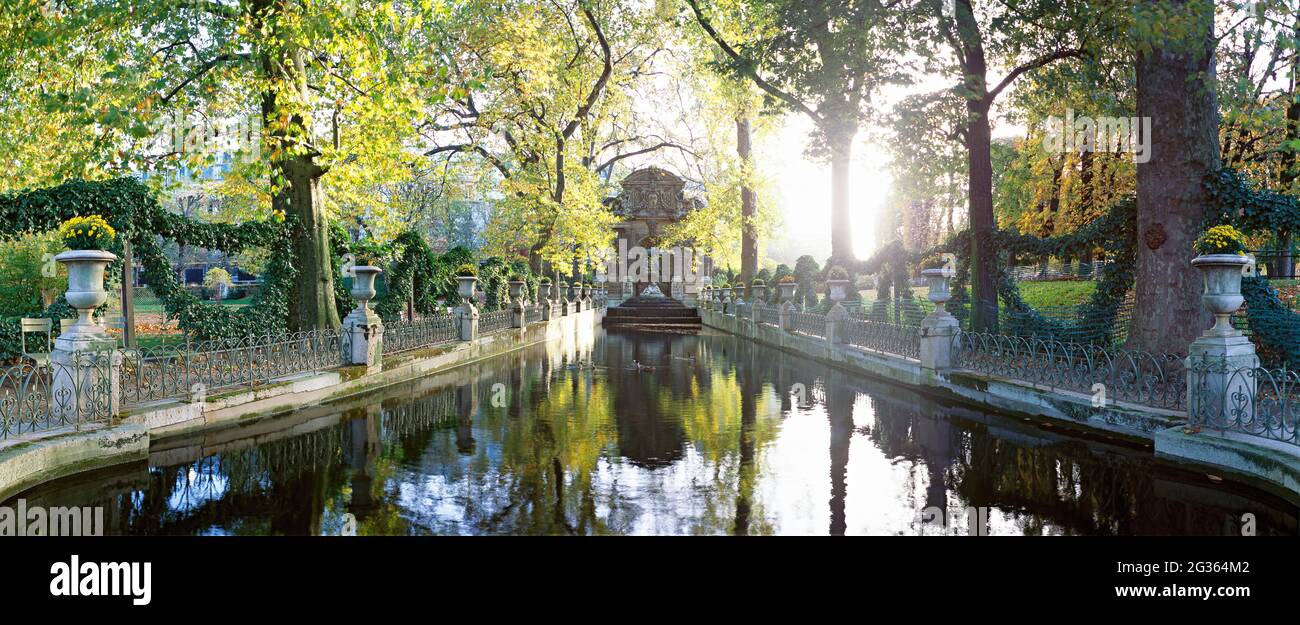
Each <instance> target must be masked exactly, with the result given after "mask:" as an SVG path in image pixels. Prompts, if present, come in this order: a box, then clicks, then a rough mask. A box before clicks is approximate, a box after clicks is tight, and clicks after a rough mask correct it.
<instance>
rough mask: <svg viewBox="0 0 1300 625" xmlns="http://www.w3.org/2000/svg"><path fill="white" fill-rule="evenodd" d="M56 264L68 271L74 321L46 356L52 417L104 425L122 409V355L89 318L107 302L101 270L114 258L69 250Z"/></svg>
mask: <svg viewBox="0 0 1300 625" xmlns="http://www.w3.org/2000/svg"><path fill="white" fill-rule="evenodd" d="M54 259H55V260H57V261H59V262H61V263H63V264H64V265H65V266H66V267H67V269H68V290H67V292H66V293H65V294H64V297H65V299H67V301H68V305H69V306H71V307H72V308H74V309H75V310H76V311H77V321H76V322H75V323H73V324H72V325H71V326H69V327H68V329H66V330H64V331H63V332H62V333H60V334H59V338H57V339H55V341H54V350H53V351H52V352H50V367H51V369H52V371H51V374H52V375H51V382H50V412H51V413H52V415H53V416H54V417H55V418H56V419H58V420H59V421H61V422H64V423H67V424H69V425H73V426H76V427H80V425H81V424H82V423H83V422H88V421H97V420H102V421H106V420H108V418H109V417H111V416H115V415H117V413H118V410H119V409H120V407H121V401H120V399H121V395H120V390H119V389H120V386H121V385H120V384H119V378H120V375H121V370H122V353H121V352H119V351H118V350H117V341H116V340H114V339H113V337H112V336H110V335H109V334H108V332H106V331H105V330H104V327H103V326H101V325H99V324H98V323H96V322H95V319H94V317H93V315H94V312H95V309H96V308H98V307H100V306H102V305H104V303H105V302H107V301H108V291H106V290H104V271H105V269H107V268H108V265H109V263H111V262H113V261H114V260H116V259H117V256H115V255H113V254H112V253H109V252H105V251H102V250H73V251H68V252H63V253H62V254H59V255H58V256H55V257H54Z"/></svg>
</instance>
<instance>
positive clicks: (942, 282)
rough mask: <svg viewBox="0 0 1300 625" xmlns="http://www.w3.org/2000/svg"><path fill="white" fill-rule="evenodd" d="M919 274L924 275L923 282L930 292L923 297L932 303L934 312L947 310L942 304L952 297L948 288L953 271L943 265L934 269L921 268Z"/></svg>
mask: <svg viewBox="0 0 1300 625" xmlns="http://www.w3.org/2000/svg"><path fill="white" fill-rule="evenodd" d="M921 275H922V276H924V277H925V283H926V284H927V285H928V286H929V287H930V292H929V294H927V295H926V296H925V297H926V299H928V300H930V301H931V302H932V303H934V309H935V311H936V312H940V313H944V312H947V311H946V310H945V308H944V305H945V304H947V303H948V300H951V299H952V291H951V290H950V289H949V286H948V285H949V282H950V281H951V280H952V276H953V271H952V270H951V269H946V268H943V267H940V268H936V269H922V270H921Z"/></svg>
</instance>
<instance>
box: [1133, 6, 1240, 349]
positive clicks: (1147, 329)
mask: <svg viewBox="0 0 1300 625" xmlns="http://www.w3.org/2000/svg"><path fill="white" fill-rule="evenodd" d="M1195 5H1196V3H1195V2H1187V1H1182V2H1178V3H1176V6H1178V7H1179V10H1180V12H1182V13H1183V17H1184V18H1185V19H1187V20H1189V22H1190V23H1192V26H1193V28H1192V30H1191V32H1190V33H1189V34H1188V36H1187V38H1186V39H1185V41H1187V42H1189V43H1185V44H1177V43H1175V44H1167V45H1165V46H1163V47H1162V46H1160V45H1157V46H1154V47H1153V49H1152V50H1151V52H1150V53H1149V54H1143V55H1139V56H1138V58H1137V114H1138V116H1139V117H1151V118H1153V119H1154V123H1152V124H1151V137H1150V150H1149V152H1148V153H1149V155H1150V160H1149V161H1148V162H1146V163H1138V165H1137V237H1138V246H1137V276H1136V282H1135V292H1136V298H1137V299H1136V302H1135V305H1134V309H1133V325H1132V327H1131V329H1130V331H1129V338H1128V346H1129V347H1130V348H1136V349H1142V350H1146V351H1149V352H1174V353H1186V351H1187V347H1188V345H1189V344H1190V343H1191V342H1192V341H1193V340H1195V339H1196V337H1197V336H1198V335H1200V334H1201V332H1202V331H1203V330H1204V329H1205V328H1208V327H1209V325H1210V316H1209V313H1208V312H1207V311H1206V310H1205V309H1204V307H1203V306H1202V305H1201V278H1200V274H1199V272H1197V271H1196V270H1195V269H1194V268H1192V266H1191V260H1192V258H1193V256H1195V254H1194V252H1193V251H1192V243H1193V242H1194V241H1195V239H1196V236H1197V235H1198V233H1199V230H1200V228H1201V226H1202V222H1203V220H1204V217H1205V214H1206V206H1208V202H1207V199H1208V198H1206V196H1205V190H1204V185H1203V183H1204V180H1205V176H1206V175H1207V174H1208V173H1210V172H1212V171H1214V170H1216V169H1217V168H1218V166H1219V129H1218V128H1219V126H1218V123H1219V116H1218V102H1217V98H1216V97H1215V93H1214V89H1215V81H1214V56H1213V54H1214V44H1213V42H1212V40H1211V25H1212V18H1213V14H1212V13H1211V14H1210V15H1209V16H1205V17H1203V18H1202V19H1193V17H1192V16H1193V13H1194V12H1195V11H1196V10H1197V8H1196V7H1195ZM1171 46H1179V47H1178V49H1173V48H1172V47H1171Z"/></svg>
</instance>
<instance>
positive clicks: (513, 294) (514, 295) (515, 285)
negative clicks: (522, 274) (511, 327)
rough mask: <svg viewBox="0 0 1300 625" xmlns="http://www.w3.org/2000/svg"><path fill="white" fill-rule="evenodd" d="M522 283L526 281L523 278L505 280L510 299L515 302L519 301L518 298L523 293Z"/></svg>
mask: <svg viewBox="0 0 1300 625" xmlns="http://www.w3.org/2000/svg"><path fill="white" fill-rule="evenodd" d="M524 284H526V283H525V282H524V281H523V280H510V281H509V282H506V285H507V286H508V287H509V289H510V301H512V302H515V303H518V302H519V298H520V297H521V296H523V293H524Z"/></svg>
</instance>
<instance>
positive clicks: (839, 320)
mask: <svg viewBox="0 0 1300 625" xmlns="http://www.w3.org/2000/svg"><path fill="white" fill-rule="evenodd" d="M848 318H849V311H848V309H847V308H845V307H844V305H843V304H841V303H839V302H835V305H834V306H831V309H830V312H827V313H826V343H827V344H828V345H845V344H847V343H848V342H849V337H848V335H847V334H845V327H844V320H845V319H848Z"/></svg>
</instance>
